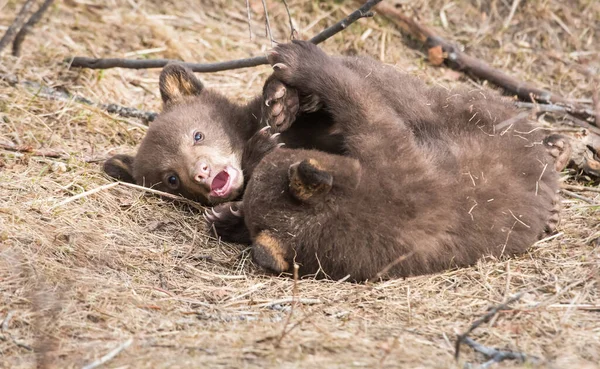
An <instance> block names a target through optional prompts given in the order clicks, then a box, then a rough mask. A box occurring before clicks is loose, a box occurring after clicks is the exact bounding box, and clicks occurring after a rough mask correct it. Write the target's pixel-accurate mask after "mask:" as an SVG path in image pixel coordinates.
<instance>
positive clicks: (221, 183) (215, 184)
mask: <svg viewBox="0 0 600 369" xmlns="http://www.w3.org/2000/svg"><path fill="white" fill-rule="evenodd" d="M227 181H229V174H227V172H226V171H222V172H220V173H219V174H217V176H216V177H215V179H213V181H212V184H211V185H210V189H211V190H213V191H214V190H220V189H221V188H223V187H225V185H226V184H227Z"/></svg>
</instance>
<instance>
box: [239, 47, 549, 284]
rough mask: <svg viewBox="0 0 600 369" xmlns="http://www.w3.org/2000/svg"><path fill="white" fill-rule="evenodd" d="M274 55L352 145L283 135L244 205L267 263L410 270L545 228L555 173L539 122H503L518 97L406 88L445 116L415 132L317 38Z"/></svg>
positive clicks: (515, 242)
mask: <svg viewBox="0 0 600 369" xmlns="http://www.w3.org/2000/svg"><path fill="white" fill-rule="evenodd" d="M269 59H270V62H271V64H272V65H273V67H274V70H275V75H276V77H277V78H278V79H279V80H281V81H282V82H284V83H285V84H287V85H289V86H291V87H293V88H296V89H298V91H306V92H311V93H313V94H315V95H316V96H317V97H318V99H320V100H321V101H322V103H323V106H324V107H325V109H327V110H328V112H329V113H330V114H331V116H332V119H333V121H334V125H335V127H336V129H337V130H338V131H339V132H340V134H341V135H342V136H343V137H344V138H345V150H346V155H345V156H339V155H334V154H328V153H324V152H319V151H314V150H290V149H275V150H274V151H273V152H271V153H270V154H268V155H267V156H266V157H265V158H264V159H263V160H262V161H261V162H260V163H259V164H258V166H257V167H256V169H255V171H254V174H253V177H252V178H251V179H250V182H249V183H248V187H247V189H246V192H245V194H244V199H243V201H244V203H243V210H244V212H245V221H246V225H247V227H248V229H249V231H250V235H251V238H252V241H253V256H254V259H255V260H256V262H257V263H258V264H260V265H261V266H263V267H266V268H268V269H270V270H272V271H275V272H283V271H286V270H288V269H289V268H290V266H291V265H292V264H293V262H296V263H298V264H299V265H300V274H301V275H306V274H314V273H317V272H318V271H319V270H320V271H322V272H323V273H324V274H325V275H327V276H329V277H331V278H333V279H340V278H344V277H345V276H347V275H349V276H350V279H351V280H354V281H363V280H367V279H373V278H375V277H377V276H380V274H379V273H381V272H384V271H385V273H384V274H385V277H402V276H410V275H418V274H426V273H433V272H438V271H442V270H444V269H447V268H450V267H455V266H467V265H472V264H474V263H475V262H476V261H477V260H478V259H479V258H481V257H483V256H488V255H491V256H494V257H501V256H503V255H514V254H517V253H522V252H524V251H525V250H526V249H527V248H528V247H529V246H530V245H531V244H532V243H533V242H535V241H536V240H537V239H538V237H539V236H540V235H542V234H543V233H544V230H545V227H546V225H547V223H548V222H549V221H550V218H551V215H552V210H553V206H554V205H555V204H554V202H555V201H556V191H557V190H558V181H557V178H558V175H557V173H556V171H555V170H554V163H553V160H552V158H551V157H550V154H549V153H548V151H547V150H546V148H545V147H544V146H543V145H542V139H543V136H541V134H539V133H538V131H536V130H532V129H531V127H530V126H529V125H528V124H527V123H526V122H517V123H512V124H511V125H509V126H504V125H505V123H503V121H504V120H505V119H506V118H508V117H510V116H511V114H512V113H514V111H512V109H510V105H508V104H506V112H505V113H504V112H503V111H502V109H500V110H498V109H491V108H490V109H488V108H487V106H488V104H487V102H486V99H487V96H486V94H483V93H481V92H480V91H468V90H458V91H452V92H451V93H449V92H445V91H442V90H441V89H437V88H432V89H428V88H426V87H424V86H421V87H420V89H419V90H415V91H406V92H405V93H406V94H416V96H418V97H419V98H421V99H423V100H424V104H423V106H426V107H427V108H423V109H431V110H429V111H425V110H424V111H423V112H422V114H423V115H424V116H437V117H439V122H438V124H437V125H435V124H433V125H428V126H427V127H426V130H420V131H418V132H416V131H415V130H414V127H413V129H411V128H409V127H408V126H407V124H406V123H405V118H404V115H403V113H402V109H399V108H398V107H397V106H394V105H393V101H391V100H389V99H387V97H386V96H382V95H381V90H380V89H376V88H374V86H372V85H371V84H366V83H364V79H365V78H367V76H365V75H362V74H361V73H360V72H359V71H356V70H352V69H350V68H348V67H346V66H345V65H344V64H343V63H341V62H340V61H339V60H338V59H335V58H331V57H329V56H327V55H326V54H325V53H323V52H322V51H321V50H320V49H319V48H317V47H316V46H314V45H311V44H309V43H306V42H296V41H295V42H294V43H292V44H286V45H280V46H278V47H277V48H276V49H275V50H274V51H273V52H272V53H271V54H270V56H269ZM306 76H310V78H306ZM407 78H408V77H407ZM411 83H414V81H412V80H411ZM454 95H456V96H454ZM453 96H454V97H453ZM488 96H490V95H488ZM494 98H496V99H497V98H498V97H497V96H495V95H494ZM386 99H387V100H386ZM452 99H455V100H454V101H458V102H459V104H458V105H453V100H452ZM464 103H467V104H466V105H465V106H463V107H461V106H460V105H461V104H464ZM490 106H491V105H490ZM413 109H414V108H413ZM419 109H421V108H419ZM444 109H447V110H448V112H450V113H449V114H444V113H443V112H444V111H445V110H444ZM463 111H464V113H461V112H463ZM419 113H420V112H419V111H414V110H413V111H411V112H410V114H419ZM478 115H479V117H478ZM424 128H425V127H424ZM496 128H498V129H496ZM415 132H416V133H415Z"/></svg>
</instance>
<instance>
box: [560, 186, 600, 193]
mask: <svg viewBox="0 0 600 369" xmlns="http://www.w3.org/2000/svg"><path fill="white" fill-rule="evenodd" d="M561 187H562V188H564V189H567V190H571V191H588V192H600V187H589V186H573V185H568V184H563V185H562V186H561Z"/></svg>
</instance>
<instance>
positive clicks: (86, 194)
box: [50, 182, 119, 210]
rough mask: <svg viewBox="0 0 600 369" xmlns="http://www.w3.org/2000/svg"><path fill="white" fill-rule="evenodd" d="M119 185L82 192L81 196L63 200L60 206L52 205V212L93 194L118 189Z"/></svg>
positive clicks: (114, 183)
mask: <svg viewBox="0 0 600 369" xmlns="http://www.w3.org/2000/svg"><path fill="white" fill-rule="evenodd" d="M118 185H119V182H113V183H108V184H105V185H103V186H100V187H96V188H93V189H91V190H89V191H85V192H82V193H80V194H77V195H75V196H71V197H69V198H68V199H65V200H63V201H61V202H59V203H58V204H55V205H52V206H51V207H50V210H52V209H56V208H58V207H60V206H63V205H66V204H68V203H70V202H73V201H75V200H79V199H81V198H84V197H87V196H89V195H93V194H95V193H96V192H100V191H103V190H107V189H109V188H113V187H116V186H118Z"/></svg>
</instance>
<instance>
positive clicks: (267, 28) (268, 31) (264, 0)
mask: <svg viewBox="0 0 600 369" xmlns="http://www.w3.org/2000/svg"><path fill="white" fill-rule="evenodd" d="M262 4H263V9H264V10H265V32H266V35H267V36H268V37H269V41H270V42H271V47H273V34H272V33H271V23H270V22H269V11H268V10H267V0H262Z"/></svg>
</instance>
